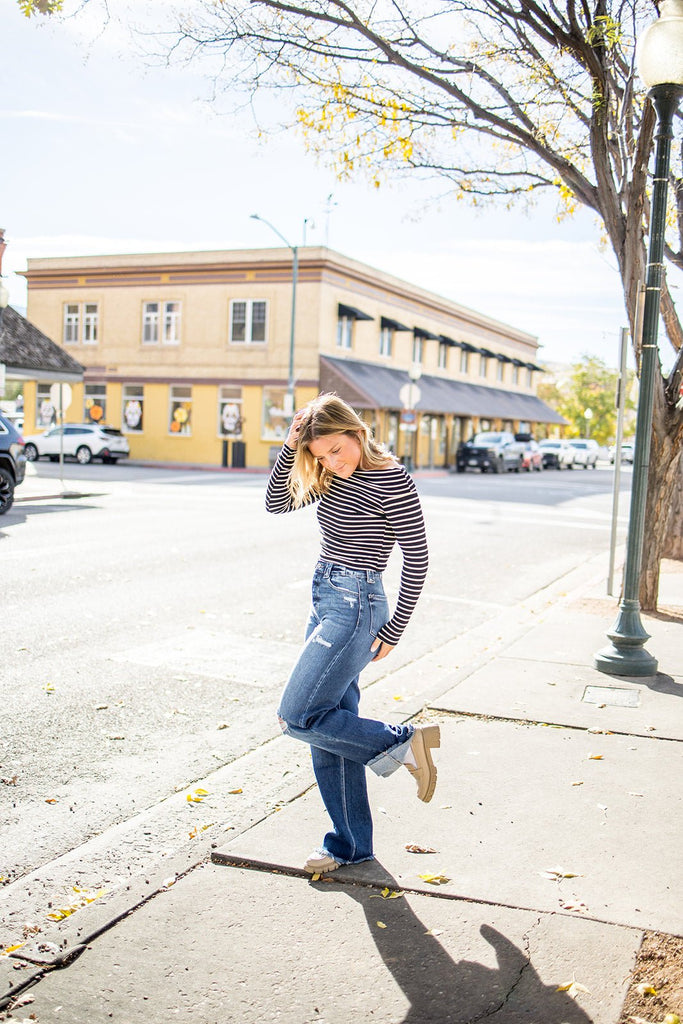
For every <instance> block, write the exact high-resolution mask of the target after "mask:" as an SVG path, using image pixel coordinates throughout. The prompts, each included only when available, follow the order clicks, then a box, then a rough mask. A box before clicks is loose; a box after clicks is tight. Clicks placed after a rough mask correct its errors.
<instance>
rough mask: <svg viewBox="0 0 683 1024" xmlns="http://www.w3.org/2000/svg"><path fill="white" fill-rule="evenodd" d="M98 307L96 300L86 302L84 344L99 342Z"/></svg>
mask: <svg viewBox="0 0 683 1024" xmlns="http://www.w3.org/2000/svg"><path fill="white" fill-rule="evenodd" d="M98 315H99V314H98V309H97V303H96V302H86V303H85V305H84V306H83V344H84V345H96V344H97V321H98Z"/></svg>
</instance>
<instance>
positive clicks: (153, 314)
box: [142, 302, 180, 345]
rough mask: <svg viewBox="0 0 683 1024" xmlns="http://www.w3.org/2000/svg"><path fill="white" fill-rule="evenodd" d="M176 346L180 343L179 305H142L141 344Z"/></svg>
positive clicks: (145, 303)
mask: <svg viewBox="0 0 683 1024" xmlns="http://www.w3.org/2000/svg"><path fill="white" fill-rule="evenodd" d="M160 341H161V342H162V344H164V345H177V344H179V342H180V303H179V302H144V303H143V304H142V344H143V345H158V344H159V342H160Z"/></svg>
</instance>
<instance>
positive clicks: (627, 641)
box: [593, 600, 658, 676]
mask: <svg viewBox="0 0 683 1024" xmlns="http://www.w3.org/2000/svg"><path fill="white" fill-rule="evenodd" d="M607 639H608V640H611V643H610V644H608V646H607V647H603V648H602V650H601V651H598V653H597V654H596V655H595V657H594V660H593V664H594V666H595V668H596V669H597V670H598V671H599V672H605V673H607V675H611V676H654V675H656V674H657V665H658V662H657V659H656V658H654V657H653V656H652V655H651V654H650V652H649V651H646V650H645V648H644V646H643V645H644V644H645V642H646V641H647V640H649V639H650V634H649V633H647V632H646V631H645V629H644V628H643V624H642V622H641V621H640V604H639V602H638V601H628V600H624V601H622V602H621V605H620V607H619V615H618V617H617V621H616V622H615V624H614V626H613V627H612V629H611V630H610V632H609V633H608V634H607Z"/></svg>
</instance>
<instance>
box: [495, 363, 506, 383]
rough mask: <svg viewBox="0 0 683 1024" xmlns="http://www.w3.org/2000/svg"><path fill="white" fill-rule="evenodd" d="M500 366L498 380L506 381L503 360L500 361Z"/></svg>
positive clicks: (497, 373)
mask: <svg viewBox="0 0 683 1024" xmlns="http://www.w3.org/2000/svg"><path fill="white" fill-rule="evenodd" d="M497 362H498V366H497V367H496V380H499V381H503V380H505V363H504V362H503V360H502V359H498V360H497Z"/></svg>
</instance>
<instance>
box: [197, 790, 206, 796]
mask: <svg viewBox="0 0 683 1024" xmlns="http://www.w3.org/2000/svg"><path fill="white" fill-rule="evenodd" d="M195 793H196V794H197V796H208V795H209V791H208V789H195Z"/></svg>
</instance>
